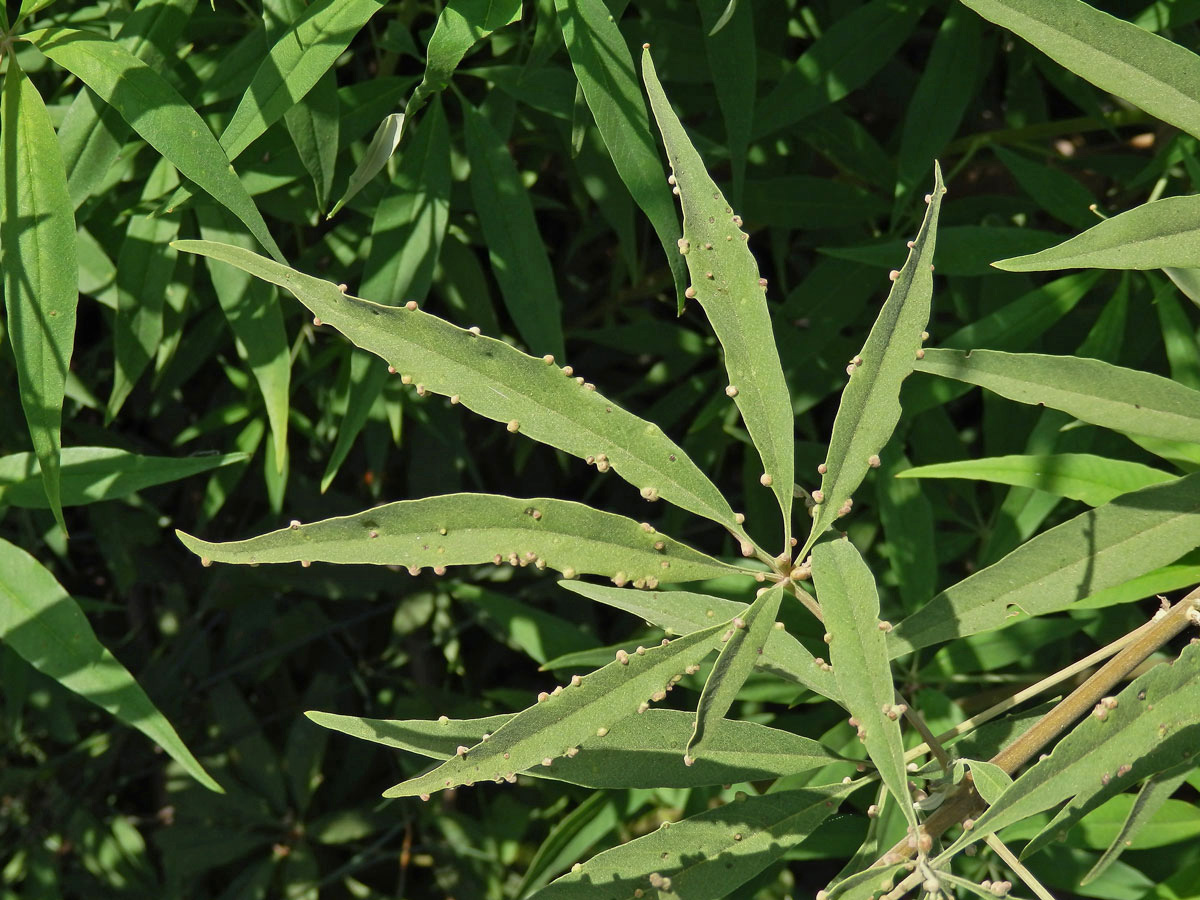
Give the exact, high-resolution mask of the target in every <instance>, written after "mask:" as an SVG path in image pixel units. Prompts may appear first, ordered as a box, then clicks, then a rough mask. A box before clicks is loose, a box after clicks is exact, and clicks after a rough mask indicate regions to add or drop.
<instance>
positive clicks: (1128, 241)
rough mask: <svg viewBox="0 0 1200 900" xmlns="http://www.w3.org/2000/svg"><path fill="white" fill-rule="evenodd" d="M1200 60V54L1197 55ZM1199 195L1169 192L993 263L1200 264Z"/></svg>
mask: <svg viewBox="0 0 1200 900" xmlns="http://www.w3.org/2000/svg"><path fill="white" fill-rule="evenodd" d="M1197 62H1198V64H1200V60H1198V61H1197ZM1198 238H1200V195H1191V196H1187V197H1166V198H1164V199H1162V200H1155V201H1153V202H1152V203H1145V204H1143V205H1141V206H1137V207H1134V208H1133V209H1131V210H1127V211H1126V212H1123V213H1121V214H1120V215H1117V216H1113V217H1112V218H1111V219H1105V220H1103V221H1102V222H1100V223H1098V224H1096V225H1093V226H1092V227H1091V228H1089V229H1088V230H1087V231H1085V232H1083V233H1082V234H1078V235H1076V236H1075V237H1073V238H1070V239H1069V240H1066V241H1063V242H1062V243H1061V244H1057V245H1055V246H1053V247H1047V248H1046V249H1045V250H1042V251H1040V252H1038V253H1030V254H1028V255H1026V256H1013V257H1010V258H1008V259H1001V260H998V261H997V262H994V263H992V265H993V266H995V267H996V268H997V269H1003V270H1004V271H1006V272H1046V271H1051V270H1055V269H1164V268H1175V267H1178V268H1184V269H1186V268H1192V267H1196V266H1200V244H1198V242H1197V239H1198Z"/></svg>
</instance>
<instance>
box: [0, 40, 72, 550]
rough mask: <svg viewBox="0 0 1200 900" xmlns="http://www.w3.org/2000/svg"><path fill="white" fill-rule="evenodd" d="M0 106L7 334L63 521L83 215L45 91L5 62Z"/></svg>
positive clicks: (50, 494)
mask: <svg viewBox="0 0 1200 900" xmlns="http://www.w3.org/2000/svg"><path fill="white" fill-rule="evenodd" d="M7 61H8V72H7V73H6V75H5V76H4V95H3V101H2V103H0V132H2V134H0V187H2V188H3V193H4V201H3V205H2V206H0V270H3V275H2V276H0V277H2V278H3V285H4V305H5V309H6V311H7V314H8V318H7V320H6V322H5V326H6V327H7V330H8V338H9V341H10V342H11V344H12V351H13V360H14V362H15V363H16V369H17V384H18V385H19V388H20V395H21V407H22V409H24V411H25V422H26V424H27V425H28V428H29V437H30V439H31V440H32V442H33V449H34V452H35V453H36V454H37V458H38V462H39V463H40V465H41V471H42V485H43V487H44V489H45V492H46V499H47V502H48V504H49V506H50V509H51V510H52V511H53V513H54V518H55V520H57V522H58V524H59V527H61V528H62V529H63V531H66V524H65V523H64V521H63V514H62V499H61V488H60V477H61V476H60V472H59V456H60V454H61V452H62V407H63V395H64V393H65V391H66V383H67V369H68V367H69V366H70V362H71V352H72V350H73V348H74V345H75V307H76V304H77V302H78V299H79V295H78V293H77V283H78V278H79V273H78V265H77V263H76V256H75V244H76V240H75V211H74V207H73V206H72V204H71V197H70V195H69V194H68V193H67V177H66V172H65V171H64V169H63V162H62V155H61V154H60V152H59V149H58V140H57V139H56V138H55V136H54V126H53V125H52V124H51V123H50V116H49V114H48V113H47V112H46V107H45V104H43V103H42V98H41V96H40V95H39V94H38V92H37V89H36V88H35V87H34V86H33V84H32V83H31V82H30V81H29V78H28V77H27V76H26V75H25V73H24V72H23V71H22V70H21V67H20V66H19V65H18V64H17V60H16V57H15V56H14V55H13V54H12V53H9V54H7Z"/></svg>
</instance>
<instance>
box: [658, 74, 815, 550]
mask: <svg viewBox="0 0 1200 900" xmlns="http://www.w3.org/2000/svg"><path fill="white" fill-rule="evenodd" d="M642 75H643V77H644V78H645V81H646V93H647V94H648V95H649V97H650V107H651V109H652V110H653V111H654V118H655V119H656V120H657V121H658V128H659V131H661V132H662V136H663V144H664V145H665V146H666V150H667V160H668V163H669V165H670V168H671V172H672V173H673V174H672V178H673V179H674V180H675V184H676V187H677V188H678V189H679V198H680V201H681V202H682V203H683V238H682V239H681V240H680V242H679V248H678V249H679V251H680V252H681V253H683V255H684V258H685V259H686V260H687V266H688V273H689V275H690V276H691V280H692V285H691V287H690V288H689V289H688V296H689V297H695V298H696V299H698V300H699V301H700V305H701V306H703V307H704V312H705V314H706V315H707V316H708V320H709V322H711V323H712V327H713V331H715V332H716V333H717V339H718V340H719V341H720V342H721V347H722V348H723V349H724V351H725V368H726V370H727V371H728V372H729V387H728V388H727V389H726V393H727V394H729V396H731V397H732V398H733V402H734V403H736V404H737V407H738V410H739V411H740V412H741V414H742V419H743V420H744V421H745V423H746V429H747V430H748V431H749V432H750V437H751V439H752V440H753V441H754V446H755V447H756V448H757V449H758V453H759V456H761V457H762V463H763V475H762V479H761V480H762V483H763V484H764V485H766V486H768V487H770V488H771V490H772V492H773V493H774V494H775V498H776V500H777V501H778V502H779V508H780V510H781V511H782V512H783V530H784V540H783V545H784V546H785V547H786V546H788V540H789V539H790V537H791V534H792V485H793V482H794V481H795V474H794V468H795V466H794V454H795V436H794V431H793V424H792V404H791V400H789V399H788V388H787V382H786V381H784V378H783V369H782V367H781V366H780V364H779V353H778V351H777V350H776V345H775V334H774V332H773V331H772V328H771V315H770V313H769V311H768V310H767V301H766V280H765V279H761V278H759V274H758V263H757V262H755V259H754V256H753V255H752V254H751V253H750V249H749V247H747V246H746V242H747V241H748V240H749V238H750V236H749V235H748V234H746V233H745V232H744V231H742V229H741V224H742V220H741V217H740V216H737V215H734V212H733V209H732V208H731V207H730V206H729V205H728V204H727V203H726V202H725V198H724V197H723V196H722V195H721V192H720V190H718V189H717V186H716V184H715V183H714V182H713V180H712V178H710V177H709V175H708V172H707V171H706V170H705V168H704V162H703V160H701V159H700V154H698V153H697V152H696V150H695V148H694V147H693V146H692V143H691V141H690V140H688V136H687V133H686V132H685V131H684V130H683V126H682V125H681V124H680V122H679V118H678V117H677V116H676V115H675V112H674V110H672V109H671V105H670V104H669V103H668V102H667V97H666V95H665V94H664V93H663V89H662V85H661V84H660V83H659V80H658V75H657V73H656V72H655V71H654V62H653V61H652V60H651V59H650V53H649V51H648V50H647V51H643V53H642Z"/></svg>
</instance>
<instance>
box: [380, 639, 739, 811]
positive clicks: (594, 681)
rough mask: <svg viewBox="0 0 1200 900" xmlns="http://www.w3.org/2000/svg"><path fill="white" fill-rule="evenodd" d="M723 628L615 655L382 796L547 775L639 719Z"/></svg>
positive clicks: (707, 649) (704, 653)
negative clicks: (538, 770) (537, 769)
mask: <svg viewBox="0 0 1200 900" xmlns="http://www.w3.org/2000/svg"><path fill="white" fill-rule="evenodd" d="M729 626H730V623H728V622H722V623H719V624H717V625H714V626H713V627H711V628H705V629H703V630H701V631H695V632H692V633H691V634H688V635H684V636H683V637H680V638H676V639H675V640H673V641H669V642H665V643H663V644H660V645H658V646H655V647H650V648H649V649H644V648H643V649H642V650H641V651H640V652H634V653H626V652H625V651H624V650H621V651H618V652H617V656H616V659H615V660H613V661H612V662H611V663H609V664H608V665H606V666H604V667H603V668H601V669H597V670H596V671H595V672H592V673H590V674H588V675H584V676H576V677H574V678H572V679H571V681H570V682H569V683H568V684H567V685H566V686H565V687H563V688H562V690H558V689H556V690H555V692H554V693H546V694H544V695H539V698H538V702H536V703H534V704H533V706H530V707H528V708H527V709H525V710H523V711H521V712H519V713H517V714H516V715H515V716H513V718H512V719H510V720H509V721H508V722H506V723H505V724H504V725H502V726H500V727H499V728H497V729H496V731H495V732H494V733H492V734H491V735H489V736H488V738H487V739H486V740H480V741H479V742H478V743H476V744H474V745H472V746H470V747H468V746H466V745H464V746H462V747H460V748H459V749H458V750H457V751H456V755H455V756H454V757H453V758H451V759H449V760H447V761H446V762H444V763H442V764H441V765H440V766H438V767H436V768H435V769H433V770H432V771H430V772H426V773H425V774H424V775H419V776H417V777H416V778H410V779H409V780H408V781H405V782H402V783H401V784H398V785H396V786H395V787H392V788H389V789H388V790H387V791H385V792H384V796H385V797H415V796H418V795H428V794H432V793H434V792H436V791H441V790H445V789H446V788H452V787H457V786H459V785H471V784H474V783H475V782H477V781H497V782H499V781H504V780H505V779H508V780H512V779H513V778H514V777H515V775H516V773H517V772H522V771H524V770H525V769H530V768H533V767H534V766H541V767H542V768H544V769H546V770H547V774H553V769H554V766H555V765H556V764H558V763H559V762H560V761H561V760H563V759H568V760H569V759H572V758H574V757H577V756H578V755H580V753H581V752H582V751H581V750H580V745H581V744H582V743H583V741H584V740H586V739H588V738H592V737H596V738H601V739H603V738H605V737H607V736H608V733H609V730H610V729H611V728H612V727H613V726H614V725H615V724H616V723H617V722H619V721H621V720H623V719H625V718H627V717H629V716H631V715H632V716H635V717H636V716H637V714H638V712H639V711H641V712H642V713H643V714H644V713H645V712H646V711H647V710H648V709H649V708H650V702H651V699H652V698H655V699H656V700H657V699H662V698H663V697H665V696H666V690H667V688H668V687H672V686H674V684H675V683H676V682H677V681H678V680H679V679H681V678H683V676H684V674H685V672H686V671H687V669H688V667H689V666H695V665H698V664H699V663H700V661H701V660H702V659H704V657H706V656H708V654H709V653H711V652H712V651H711V649H710V647H711V641H712V636H713V635H714V634H717V633H719V632H721V631H723V630H724V629H726V628H728V627H729Z"/></svg>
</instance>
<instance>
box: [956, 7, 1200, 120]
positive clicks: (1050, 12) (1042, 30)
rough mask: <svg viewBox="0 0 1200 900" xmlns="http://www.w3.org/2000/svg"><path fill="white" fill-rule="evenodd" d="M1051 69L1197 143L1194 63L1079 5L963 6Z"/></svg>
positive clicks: (1198, 77) (1199, 96) (1198, 64)
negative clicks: (1025, 44) (1024, 44)
mask: <svg viewBox="0 0 1200 900" xmlns="http://www.w3.org/2000/svg"><path fill="white" fill-rule="evenodd" d="M963 3H964V4H965V5H967V6H969V7H970V8H971V9H973V10H975V12H977V13H979V15H981V16H983V17H984V18H985V19H987V20H989V21H991V22H995V23H996V24H997V25H999V26H1001V27H1002V28H1007V29H1008V30H1009V31H1012V32H1014V33H1016V34H1018V35H1020V36H1021V37H1023V38H1024V39H1025V40H1027V41H1029V42H1030V43H1031V44H1033V46H1035V47H1037V48H1038V49H1039V50H1041V51H1042V52H1043V53H1045V54H1046V55H1047V56H1049V57H1050V58H1051V59H1053V60H1054V61H1055V62H1057V63H1059V64H1060V65H1061V66H1063V67H1064V68H1067V69H1069V70H1070V71H1072V72H1074V73H1075V74H1077V75H1080V76H1082V77H1083V78H1085V79H1087V80H1088V81H1090V82H1091V83H1092V84H1094V85H1096V86H1097V87H1099V88H1101V89H1102V90H1105V91H1108V92H1109V93H1110V94H1115V95H1116V96H1118V97H1122V98H1124V99H1125V100H1128V101H1129V102H1130V103H1132V104H1134V105H1135V106H1139V107H1141V108H1142V109H1144V110H1145V111H1146V112H1148V113H1150V115H1152V116H1155V117H1157V118H1159V119H1162V120H1163V121H1164V122H1167V123H1168V124H1171V125H1175V126H1176V127H1178V128H1182V129H1183V130H1184V131H1187V132H1190V133H1191V134H1194V135H1197V136H1200V57H1197V56H1196V55H1195V54H1194V53H1192V52H1191V51H1189V50H1186V49H1184V48H1183V47H1181V46H1179V45H1178V44H1175V43H1172V42H1171V41H1168V40H1167V39H1166V38H1163V37H1159V36H1158V35H1156V34H1152V33H1151V32H1149V31H1146V30H1144V29H1142V28H1138V27H1137V26H1136V25H1133V24H1132V23H1130V22H1125V21H1123V20H1121V19H1117V18H1115V17H1113V16H1110V15H1109V14H1108V13H1106V12H1102V11H1101V10H1099V9H1096V8H1095V7H1094V6H1090V5H1088V4H1087V3H1083V2H1081V0H963Z"/></svg>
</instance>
